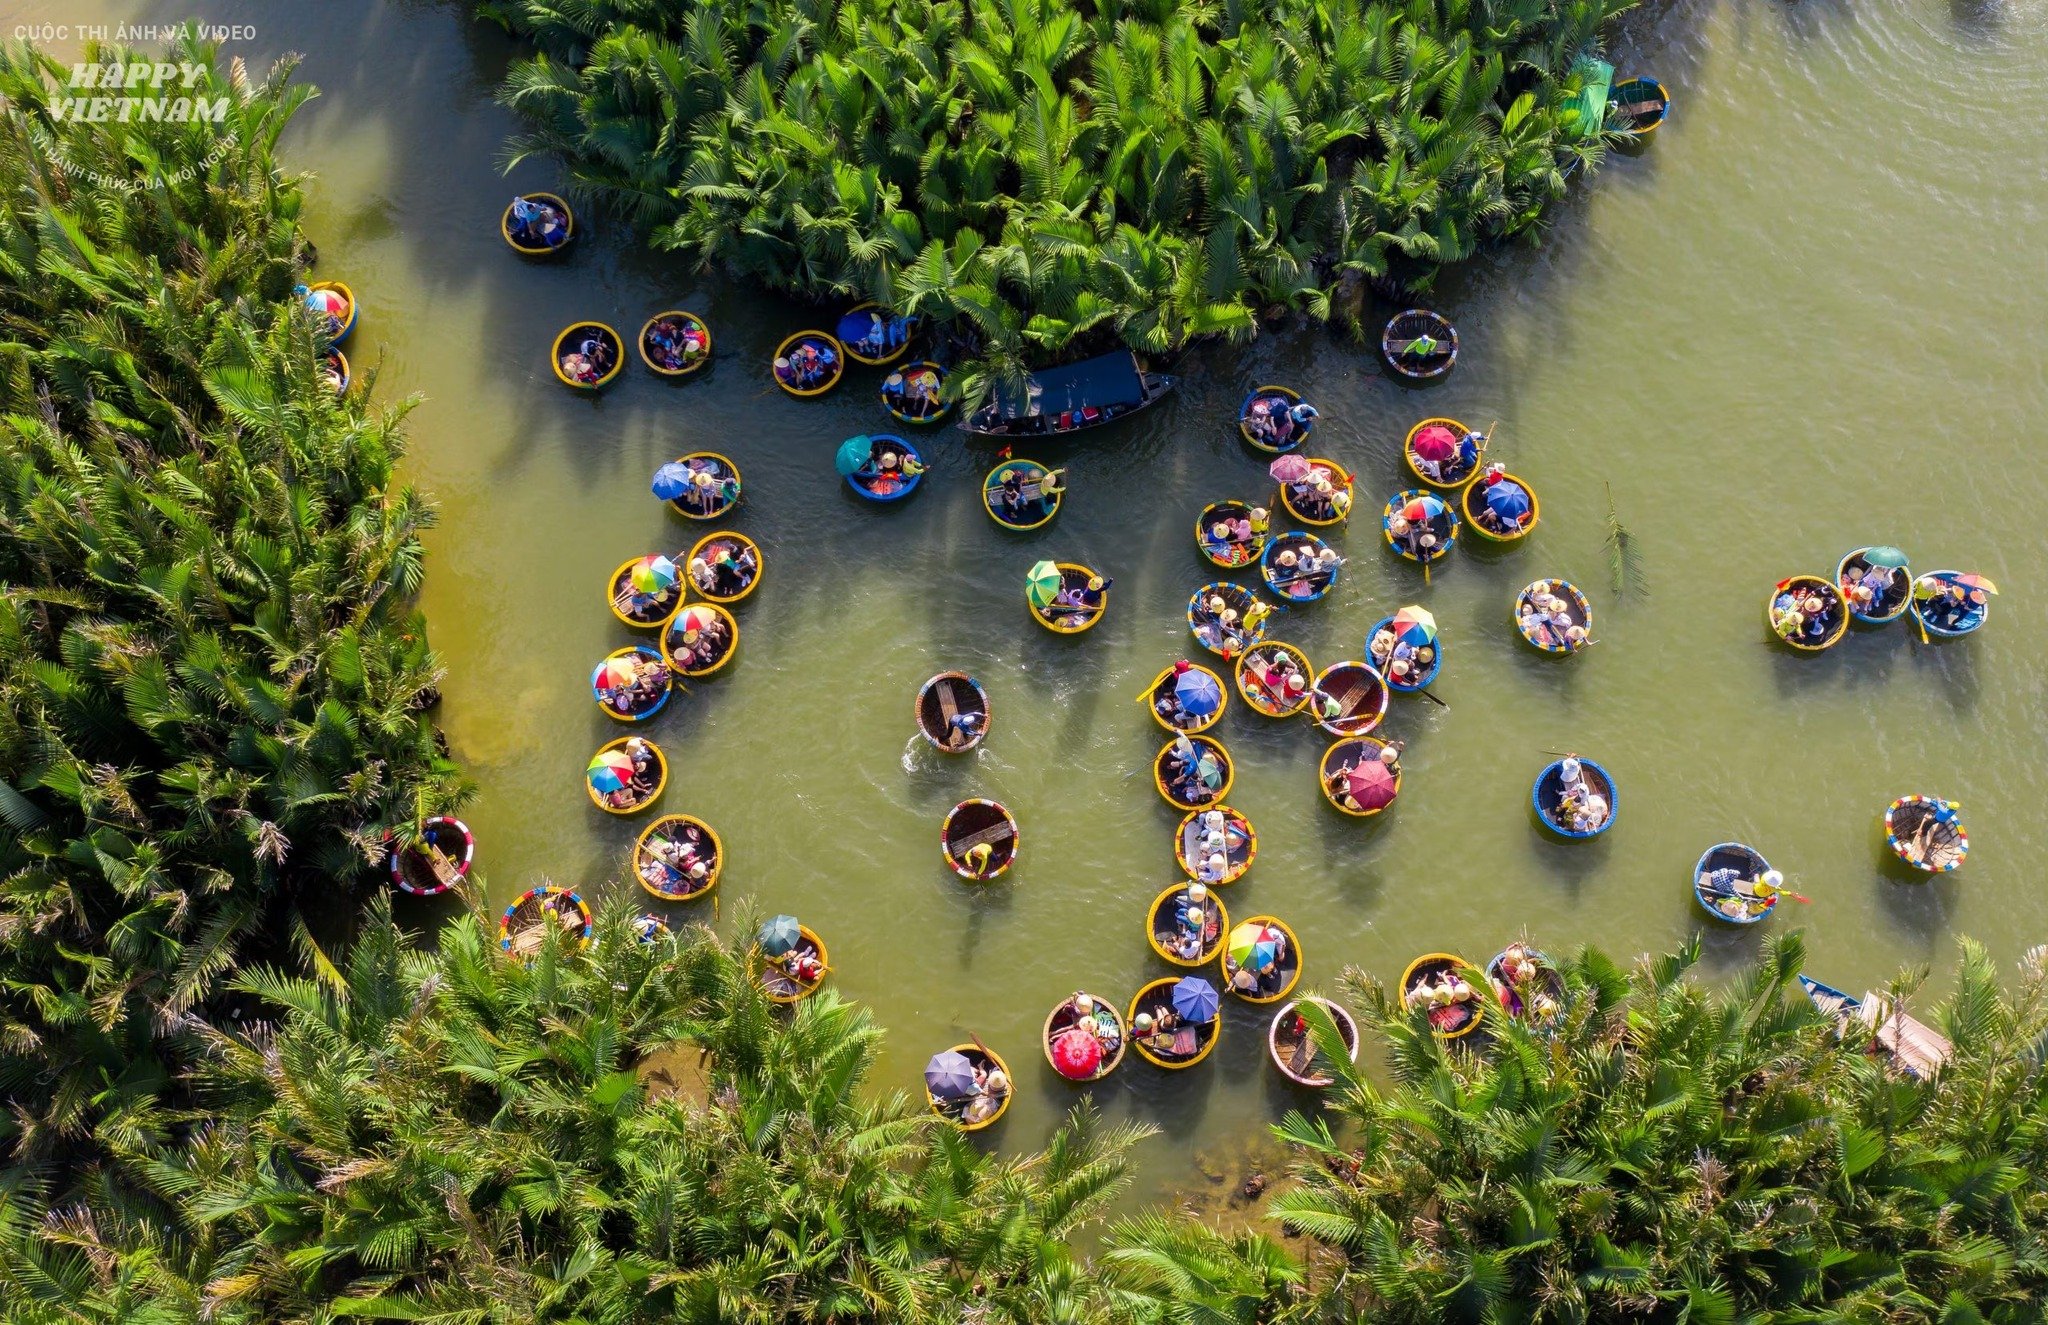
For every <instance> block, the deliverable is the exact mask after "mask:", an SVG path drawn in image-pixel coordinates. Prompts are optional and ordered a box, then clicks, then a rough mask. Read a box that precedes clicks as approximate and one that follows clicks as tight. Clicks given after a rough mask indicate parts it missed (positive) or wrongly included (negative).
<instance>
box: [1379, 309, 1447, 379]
mask: <svg viewBox="0 0 2048 1325" xmlns="http://www.w3.org/2000/svg"><path fill="white" fill-rule="evenodd" d="M1380 355H1381V356H1382V357H1383V358H1385V359H1386V361H1387V367H1389V368H1391V369H1393V370H1394V371H1395V372H1396V373H1399V374H1400V375H1401V376H1402V377H1406V378H1410V379H1412V380H1414V381H1418V382H1427V381H1430V380H1432V379H1434V378H1438V377H1442V376H1443V375H1444V374H1445V373H1448V372H1450V371H1451V368H1452V366H1453V365H1455V364H1456V363H1457V362H1458V329H1457V328H1456V327H1454V326H1452V325H1451V320H1450V319H1449V318H1447V317H1445V316H1444V315H1443V314H1442V313H1438V312H1435V311H1433V310H1431V309H1427V308H1408V309H1403V310H1402V311H1401V312H1399V313H1396V314H1394V316H1392V317H1391V318H1388V319H1387V327H1386V330H1384V331H1382V332H1381V333H1380Z"/></svg>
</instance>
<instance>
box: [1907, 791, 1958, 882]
mask: <svg viewBox="0 0 2048 1325" xmlns="http://www.w3.org/2000/svg"><path fill="white" fill-rule="evenodd" d="M1912 804H1914V805H1915V808H1917V810H1918V812H1919V823H1917V824H1916V825H1915V826H1914V827H1913V828H1912V829H1911V830H1910V831H1908V832H1905V833H1899V834H1895V835H1893V837H1892V842H1891V847H1892V850H1893V851H1895V852H1897V853H1898V856H1899V859H1901V860H1903V861H1905V862H1906V863H1907V864H1909V865H1917V866H1919V867H1920V868H1921V869H1924V870H1929V871H1940V870H1946V869H1949V868H1951V865H1952V863H1953V862H1958V861H1960V860H1961V859H1962V858H1963V854H1964V853H1965V852H1966V851H1968V850H1969V842H1968V839H1967V838H1965V837H1964V835H1963V823H1962V816H1961V814H1960V813H1959V811H1960V809H1961V807H1960V806H1958V805H1957V804H1956V803H1955V802H1953V801H1938V800H1931V799H1923V800H1921V801H1918V802H1917V803H1912ZM1891 817H1893V816H1891V815H1887V818H1891Z"/></svg>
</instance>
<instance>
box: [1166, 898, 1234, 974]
mask: <svg viewBox="0 0 2048 1325" xmlns="http://www.w3.org/2000/svg"><path fill="white" fill-rule="evenodd" d="M1197 890H1199V891H1197ZM1197 907H1199V908H1200V909H1201V912H1202V932H1201V936H1200V937H1201V941H1202V949H1201V951H1200V952H1199V953H1197V954H1196V955H1195V956H1193V957H1184V956H1182V955H1181V953H1180V948H1179V943H1180V940H1181V937H1182V936H1183V934H1185V935H1186V936H1187V937H1189V938H1193V937H1195V935H1194V932H1193V930H1192V929H1188V928H1186V927H1184V926H1183V925H1182V924H1181V919H1180V918H1181V914H1182V912H1183V910H1185V909H1192V908H1197ZM1229 933H1230V912H1229V910H1228V909H1226V908H1225V907H1224V905H1223V899H1222V898H1220V897H1218V896H1217V895H1216V894H1215V893H1213V892H1210V891H1209V890H1208V887H1207V886H1206V885H1204V884H1198V883H1193V882H1190V881H1189V880H1187V879H1182V880H1181V881H1180V882H1179V883H1176V884H1174V885H1173V886H1172V887H1171V888H1168V889H1166V890H1165V891H1164V892H1162V893H1160V894H1159V895H1158V896H1157V897H1155V898H1153V899H1152V906H1151V908H1150V909H1149V910H1147V911H1146V912H1145V941H1146V942H1147V943H1150V944H1151V945H1152V951H1153V952H1155V953H1157V954H1159V959H1160V960H1161V961H1164V962H1168V963H1171V964H1172V965H1174V966H1184V967H1186V968H1187V969H1189V970H1191V971H1192V970H1194V969H1196V968H1197V967H1201V966H1207V965H1208V964H1209V963H1210V962H1212V961H1214V960H1216V956H1217V954H1218V953H1220V952H1222V951H1223V939H1224V936H1225V935H1227V934H1229Z"/></svg>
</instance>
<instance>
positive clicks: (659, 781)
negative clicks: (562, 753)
mask: <svg viewBox="0 0 2048 1325" xmlns="http://www.w3.org/2000/svg"><path fill="white" fill-rule="evenodd" d="M634 741H638V742H640V743H641V744H642V745H645V746H646V747H647V748H648V749H649V750H651V751H652V752H653V754H654V767H655V769H656V776H655V779H654V789H653V790H652V791H649V792H647V793H646V794H645V795H643V796H641V797H640V798H639V799H638V800H635V801H633V802H631V803H630V804H627V805H614V804H612V803H611V802H610V801H609V800H607V799H606V797H608V796H610V795H611V794H612V793H611V792H599V791H598V789H597V786H596V784H595V783H593V782H592V781H591V780H590V774H589V771H588V770H585V773H584V777H583V790H584V791H586V792H588V793H589V795H590V803H591V804H592V805H595V806H596V807H597V808H598V809H600V810H603V811H604V812H605V813H606V814H617V815H628V814H638V813H640V811H642V810H644V809H646V808H647V807H648V806H650V805H652V804H654V802H656V801H658V800H660V799H661V793H662V792H663V791H665V790H666V789H667V788H668V756H667V755H665V754H663V753H662V752H661V747H660V746H658V745H656V744H655V743H654V742H652V741H650V740H648V739H647V738H646V737H644V736H621V737H620V738H619V739H618V740H616V741H607V742H605V743H604V744H603V745H601V746H599V747H598V749H597V754H598V756H599V757H601V756H603V755H606V754H609V753H611V752H613V751H620V752H626V747H627V746H628V745H629V744H631V743H632V742H634ZM629 757H630V756H629ZM591 762H592V763H595V762H596V758H593V759H592V760H591ZM627 785H628V786H630V782H629V783H628V784H627ZM622 789H624V788H622Z"/></svg>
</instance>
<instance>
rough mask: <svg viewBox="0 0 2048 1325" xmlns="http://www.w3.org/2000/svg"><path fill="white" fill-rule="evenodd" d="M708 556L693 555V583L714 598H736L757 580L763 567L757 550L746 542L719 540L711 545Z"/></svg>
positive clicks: (691, 568) (691, 573)
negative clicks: (756, 577)
mask: <svg viewBox="0 0 2048 1325" xmlns="http://www.w3.org/2000/svg"><path fill="white" fill-rule="evenodd" d="M706 551H707V552H708V553H709V554H710V555H709V556H708V557H705V556H699V557H692V558H690V583H692V584H694V585H696V586H697V590H698V592H699V593H702V594H704V595H705V596H706V597H710V598H736V597H738V596H739V595H740V594H741V593H743V592H745V591H746V588H747V586H748V585H750V584H752V583H753V582H754V573H755V571H756V570H757V569H759V563H758V562H757V561H756V560H755V557H754V549H753V548H751V547H748V546H747V545H746V544H744V543H742V544H739V545H738V546H737V548H735V546H734V545H733V544H731V543H719V544H716V545H715V546H714V547H711V548H707V549H706Z"/></svg>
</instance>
